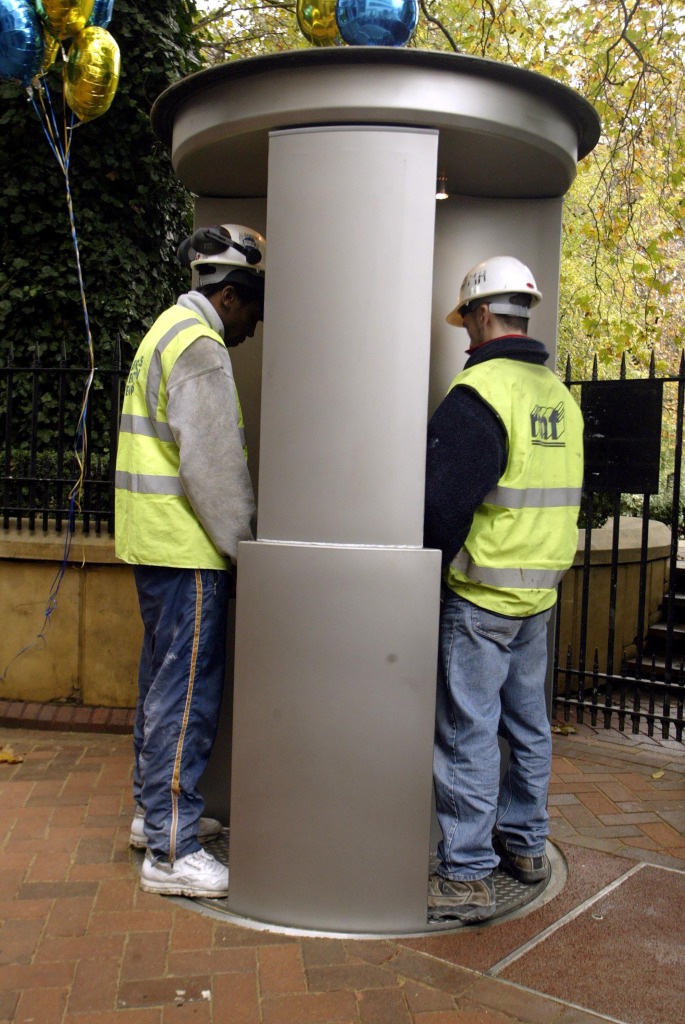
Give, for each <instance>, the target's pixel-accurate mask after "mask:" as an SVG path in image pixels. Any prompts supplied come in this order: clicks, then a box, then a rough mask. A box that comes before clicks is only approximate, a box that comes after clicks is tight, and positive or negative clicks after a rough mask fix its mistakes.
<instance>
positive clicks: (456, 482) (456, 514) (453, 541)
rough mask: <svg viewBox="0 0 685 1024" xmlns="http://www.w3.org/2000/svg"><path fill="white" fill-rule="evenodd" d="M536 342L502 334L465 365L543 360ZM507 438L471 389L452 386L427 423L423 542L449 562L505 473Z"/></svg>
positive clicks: (495, 417)
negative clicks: (478, 510)
mask: <svg viewBox="0 0 685 1024" xmlns="http://www.w3.org/2000/svg"><path fill="white" fill-rule="evenodd" d="M548 358H549V352H548V351H547V349H546V348H545V346H544V345H543V344H542V342H540V341H535V340H534V339H533V338H528V337H526V336H524V335H507V336H505V337H502V338H495V339H493V340H492V341H489V342H486V343H485V344H484V345H480V346H479V347H478V348H477V349H475V350H474V352H473V354H472V355H471V356H470V357H469V360H468V362H467V363H466V366H465V367H464V369H468V368H469V367H471V366H476V365H477V364H478V363H482V362H485V361H486V360H489V359H517V360H521V361H522V362H526V363H537V364H538V365H542V364H544V363H545V362H546V361H547V359H548ZM507 455H508V439H507V436H506V431H505V429H504V425H503V423H502V421H501V420H500V418H499V417H498V415H497V413H496V412H495V411H494V409H493V408H492V407H491V406H490V405H488V404H487V402H485V401H484V400H483V399H482V398H481V397H480V396H479V395H478V394H477V393H476V392H475V391H474V390H473V389H472V388H469V387H468V386H466V385H464V386H459V387H455V388H452V390H451V391H450V392H449V394H448V395H447V396H446V397H445V398H444V399H443V401H442V402H441V403H440V405H439V406H438V408H437V409H436V410H435V412H434V414H433V416H432V417H431V419H430V422H429V424H428V447H427V454H426V504H425V517H424V541H423V542H424V546H425V547H428V548H438V549H439V550H440V551H442V561H443V565H448V564H449V563H450V562H451V561H452V559H453V558H454V556H455V555H456V554H457V552H458V551H459V550H460V548H461V547H462V546H463V544H464V541H465V540H466V538H467V536H468V533H469V530H470V529H471V524H472V522H473V517H474V514H475V512H476V509H477V508H478V507H479V506H480V505H482V503H483V499H484V498H485V496H486V495H487V494H489V492H490V491H491V490H493V488H495V487H496V486H497V483H498V481H499V479H500V477H501V476H502V474H503V473H504V470H505V468H506V464H507Z"/></svg>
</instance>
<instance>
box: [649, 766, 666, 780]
mask: <svg viewBox="0 0 685 1024" xmlns="http://www.w3.org/2000/svg"><path fill="white" fill-rule="evenodd" d="M665 774H666V772H665V771H664V769H663V768H659V771H658V772H652V778H653V779H663V777H664V775H665Z"/></svg>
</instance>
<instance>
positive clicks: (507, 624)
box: [433, 591, 552, 881]
mask: <svg viewBox="0 0 685 1024" xmlns="http://www.w3.org/2000/svg"><path fill="white" fill-rule="evenodd" d="M550 614H551V613H550V611H547V612H543V613H541V614H539V615H532V616H530V617H529V618H525V619H514V618H507V617H505V616H502V615H495V614H494V613H493V612H489V611H486V610H485V609H483V608H479V607H477V606H476V605H473V604H470V603H469V602H468V601H465V600H463V598H460V597H458V596H457V595H456V594H454V593H453V592H452V591H446V592H445V593H444V594H443V604H442V611H441V614H440V659H439V668H438V693H437V704H436V718H435V722H436V726H435V752H434V763H433V777H434V782H435V797H436V806H437V812H438V820H439V822H440V828H441V829H442V836H443V838H442V841H441V842H440V844H439V846H438V856H439V859H440V865H439V867H438V872H439V873H440V874H442V875H444V876H445V877H446V878H452V879H457V880H459V881H467V880H473V879H478V878H484V877H485V876H486V875H488V874H490V872H491V871H493V869H494V868H496V867H497V864H498V863H499V858H498V857H497V854H496V853H495V852H494V850H493V847H492V833H493V829H495V828H496V829H497V832H498V835H499V837H500V839H501V840H502V841H503V843H504V844H505V846H506V848H507V849H508V850H509V851H510V852H512V853H516V854H524V855H525V856H529V857H537V856H540V855H541V854H542V853H544V849H545V838H546V836H547V833H548V831H549V828H548V816H547V808H546V804H547V789H548V785H549V777H550V771H551V764H552V736H551V730H550V725H549V720H548V717H547V707H546V702H545V676H546V668H547V622H548V619H549V617H550ZM498 735H499V736H502V737H504V739H506V740H507V742H508V744H509V747H510V750H511V758H510V762H509V766H508V768H507V771H506V772H505V775H504V778H503V780H502V782H501V785H500V752H499V744H498Z"/></svg>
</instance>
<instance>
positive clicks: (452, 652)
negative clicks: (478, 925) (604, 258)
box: [424, 256, 583, 924]
mask: <svg viewBox="0 0 685 1024" xmlns="http://www.w3.org/2000/svg"><path fill="white" fill-rule="evenodd" d="M540 299H541V294H540V292H539V290H538V288H537V286H536V283H535V280H534V278H533V275H532V274H531V272H530V270H529V269H528V267H526V266H525V264H523V263H521V262H520V260H518V259H515V258H513V257H511V256H496V257H493V258H491V259H487V260H485V261H484V262H482V263H479V264H478V265H477V266H475V267H474V268H473V269H472V270H470V271H469V273H468V274H467V275H466V277H465V278H464V280H463V282H462V285H461V289H460V292H459V301H458V303H457V305H456V307H455V309H454V310H453V311H452V312H451V313H450V314H449V315H448V317H447V321H448V323H450V324H452V325H454V326H458V327H464V328H465V329H466V331H467V333H468V337H469V341H470V347H469V348H468V349H467V354H468V357H469V358H468V361H467V363H466V365H465V367H464V369H463V370H462V372H461V373H459V374H458V375H457V377H456V378H455V379H454V381H453V382H452V385H451V387H450V390H449V392H448V394H447V396H446V398H445V399H444V400H443V401H442V403H441V404H440V405H439V407H438V408H437V410H436V411H435V413H434V415H433V416H432V417H431V420H430V423H429V427H428V447H427V466H426V506H425V528H424V543H425V545H426V547H431V548H439V549H440V550H441V551H442V556H443V570H444V571H443V595H442V606H441V616H440V652H439V672H438V688H437V704H436V729H435V754H434V782H435V794H436V806H437V813H438V819H439V822H440V827H441V830H442V840H441V842H440V844H439V846H438V866H437V871H436V872H435V873H434V874H432V875H431V876H430V878H429V884H428V906H429V916H430V917H431V918H433V919H437V920H441V919H442V920H445V919H456V920H460V921H462V922H464V923H466V924H469V923H473V922H476V921H483V920H486V919H487V918H490V917H492V916H493V914H494V913H495V911H496V890H495V884H494V881H495V879H494V872H495V869H496V868H497V867H498V865H499V864H501V866H502V867H503V868H504V869H505V870H506V871H507V872H508V873H509V874H511V875H513V876H514V877H515V878H516V879H517V880H518V881H519V882H522V883H524V884H541V883H544V881H545V880H546V879H547V878H548V873H549V870H550V869H549V862H548V859H547V857H546V854H545V844H546V837H547V834H548V816H547V810H546V803H547V789H548V785H549V778H550V771H551V754H552V742H551V732H550V725H549V720H548V717H547V708H546V700H545V678H546V668H547V623H548V620H549V617H550V614H551V609H552V607H553V605H554V604H555V601H556V597H557V589H556V588H557V585H558V583H559V581H560V580H561V578H562V576H563V574H564V572H565V571H566V570H567V569H568V567H569V566H570V565H571V563H572V562H573V558H574V555H575V553H576V545H577V537H578V530H577V520H578V509H579V505H580V497H581V488H582V482H583V422H582V416H581V413H580V410H579V408H578V406H577V405H576V403H575V401H574V400H573V398H572V397H571V395H570V393H569V391H568V389H567V388H566V387H565V386H564V385H563V384H562V383H561V381H560V380H558V378H557V377H556V376H555V375H554V374H553V373H552V372H551V370H549V369H547V367H546V366H545V362H546V361H547V359H548V357H549V353H548V352H547V349H546V348H545V346H544V345H543V344H542V343H541V342H539V341H535V340H534V339H533V338H530V337H528V320H529V317H530V314H531V309H532V308H533V307H534V306H535V305H537V303H538V302H539V301H540ZM498 735H499V736H502V737H503V738H504V739H505V740H506V741H507V743H508V745H509V749H510V761H509V765H508V768H507V770H506V772H505V774H504V777H503V779H502V780H501V784H500V753H499V746H498Z"/></svg>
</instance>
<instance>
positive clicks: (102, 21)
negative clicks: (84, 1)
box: [88, 0, 114, 28]
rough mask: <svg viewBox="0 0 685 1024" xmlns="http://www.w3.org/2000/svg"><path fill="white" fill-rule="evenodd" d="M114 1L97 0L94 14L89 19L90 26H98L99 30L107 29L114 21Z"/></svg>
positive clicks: (94, 5)
mask: <svg viewBox="0 0 685 1024" xmlns="http://www.w3.org/2000/svg"><path fill="white" fill-rule="evenodd" d="M113 8H114V0H95V3H94V4H93V13H92V14H91V16H90V18H89V19H88V25H97V26H98V27H99V28H107V26H108V25H109V23H110V21H111V20H112V9H113Z"/></svg>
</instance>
